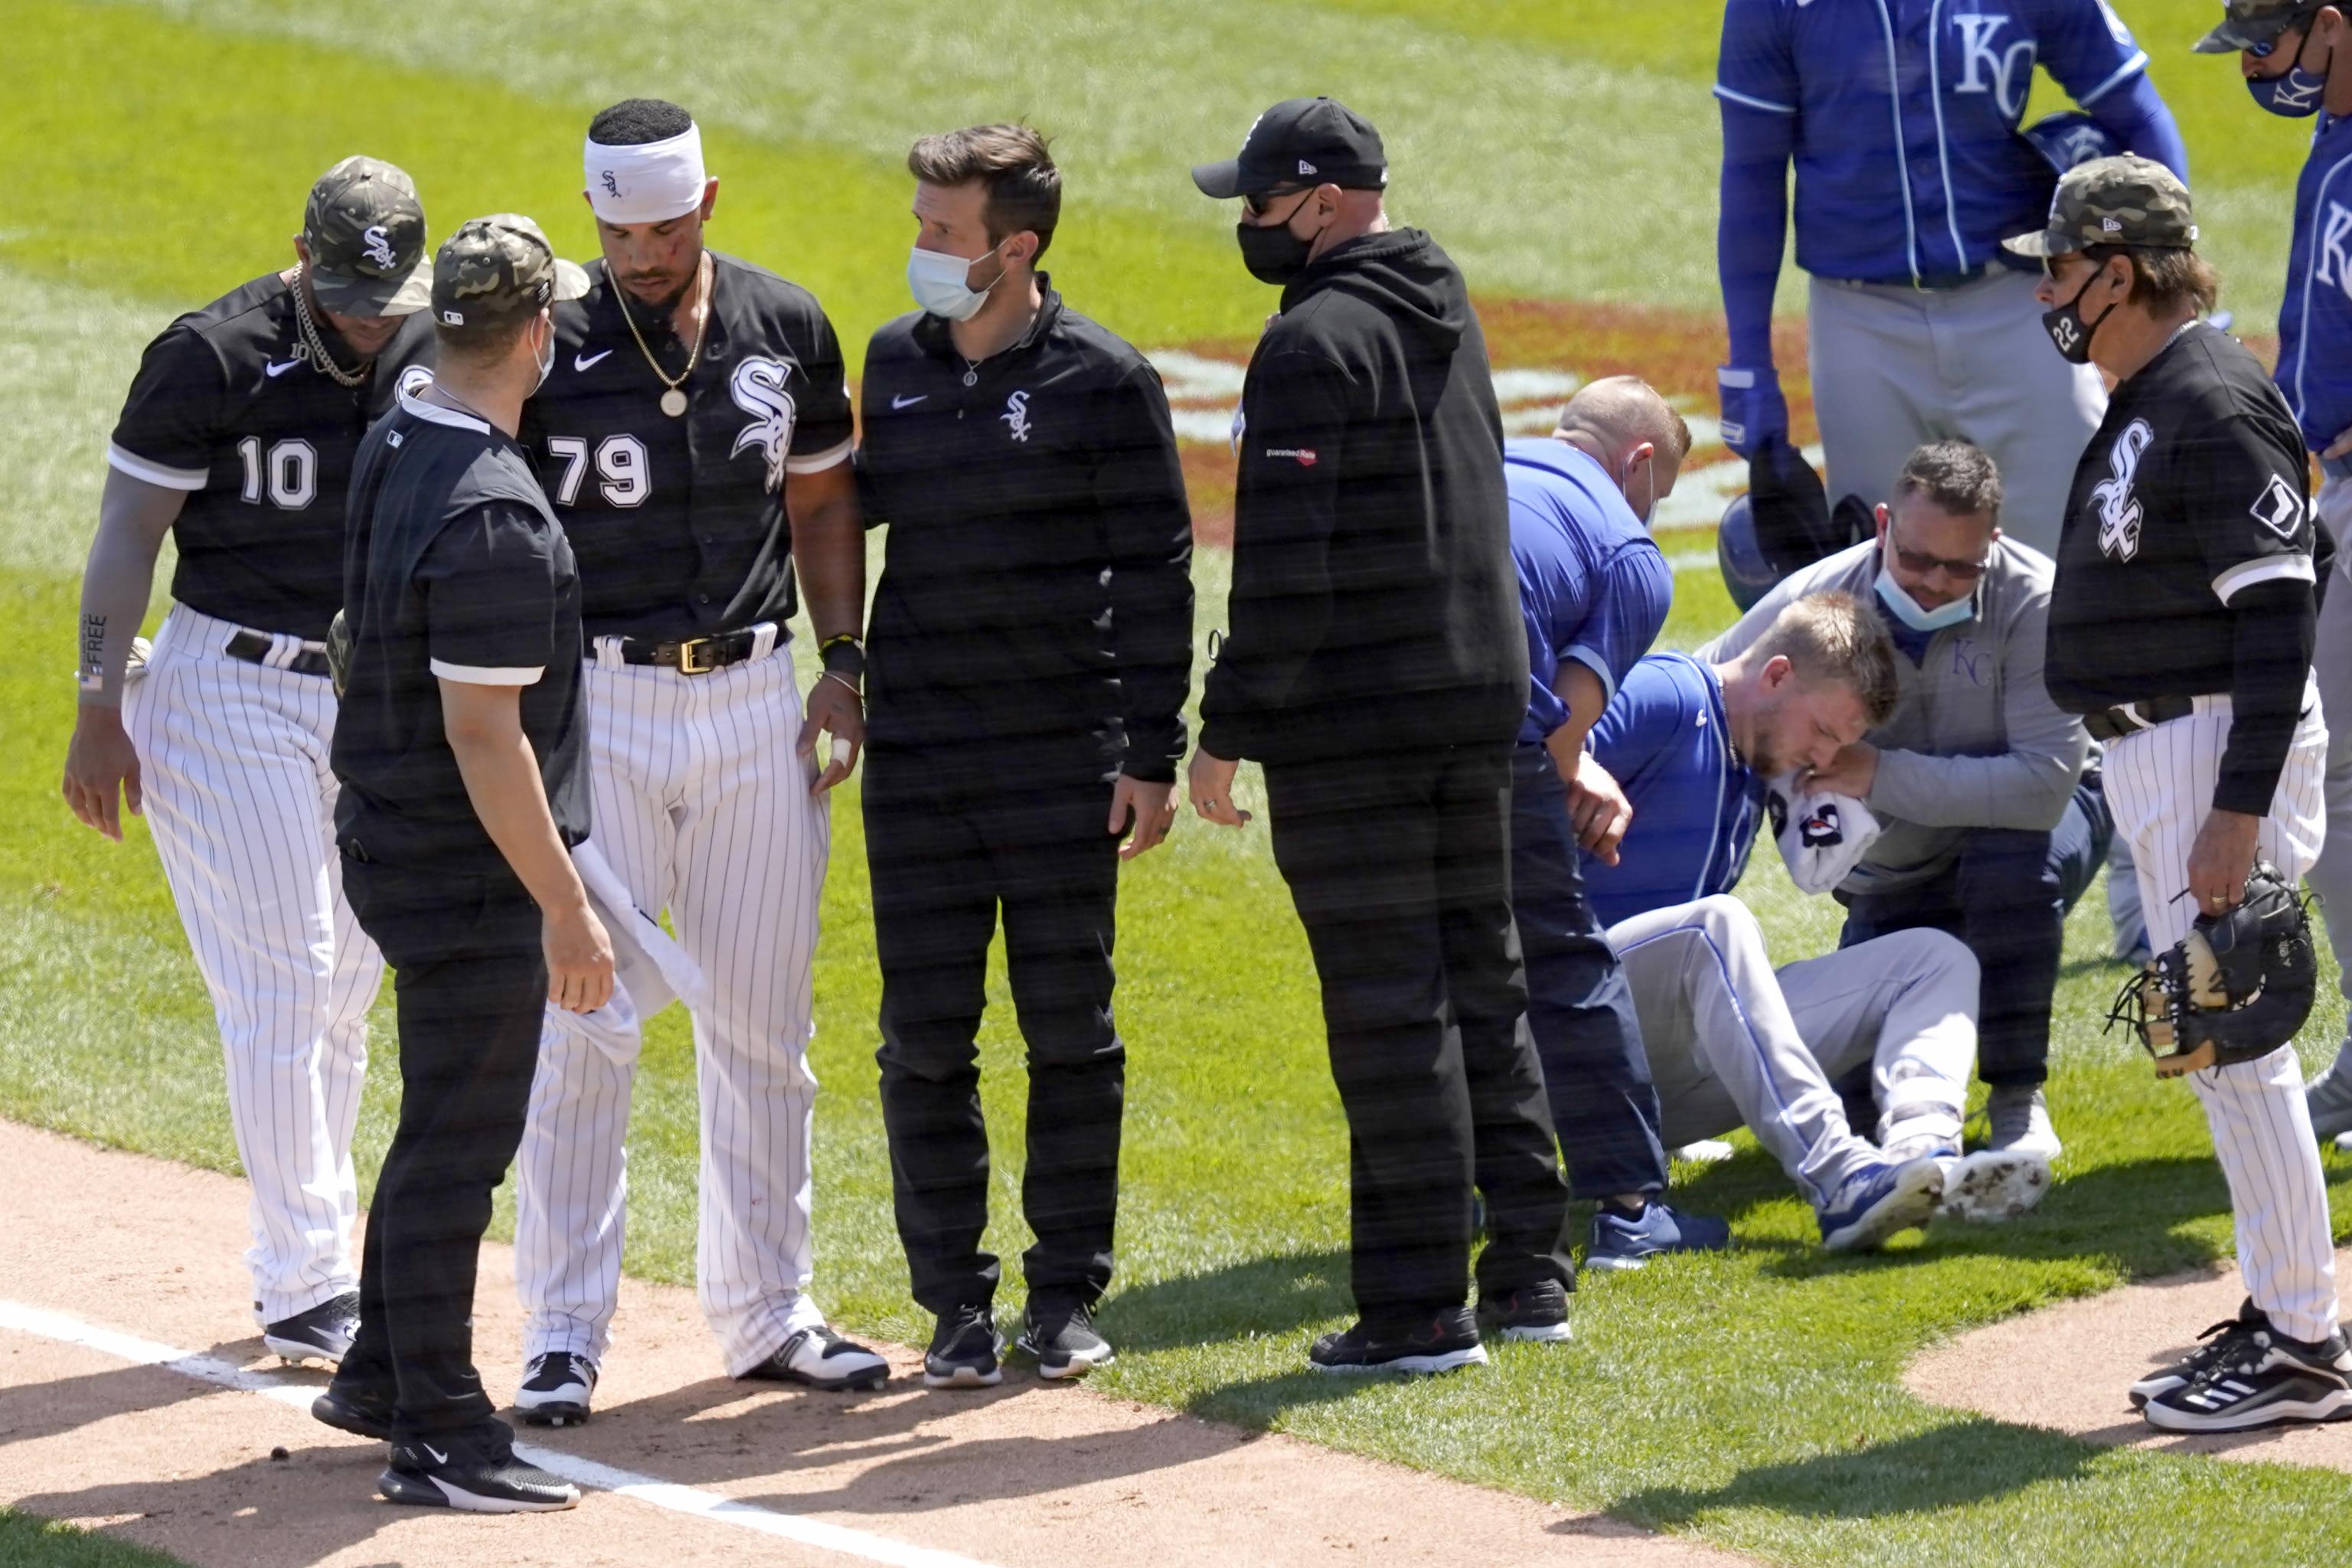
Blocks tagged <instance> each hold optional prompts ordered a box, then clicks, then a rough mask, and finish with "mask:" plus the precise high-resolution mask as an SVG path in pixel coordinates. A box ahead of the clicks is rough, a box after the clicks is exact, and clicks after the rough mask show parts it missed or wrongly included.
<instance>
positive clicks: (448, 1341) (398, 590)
mask: <svg viewBox="0 0 2352 1568" xmlns="http://www.w3.org/2000/svg"><path fill="white" fill-rule="evenodd" d="M583 282H584V278H583V275H582V274H581V273H580V269H579V268H575V267H572V266H571V265H570V264H569V263H559V262H558V261H557V260H556V259H555V255H554V252H553V251H552V250H551V248H550V247H549V246H548V243H547V239H546V237H545V236H543V235H542V234H541V233H540V231H539V226H537V225H536V224H534V223H532V222H531V221H530V219H529V218H522V217H515V216H499V217H489V218H477V219H474V220H473V221H472V222H470V223H467V224H465V225H463V226H460V227H459V228H458V229H457V232H456V233H455V234H453V235H452V236H450V237H449V239H448V240H447V241H446V243H445V244H444V245H443V246H442V247H441V250H440V253H439V254H438V255H437V256H436V257H435V258H434V262H433V303H432V311H433V321H434V324H435V328H436V338H437V342H436V357H437V363H438V371H437V374H438V376H439V379H438V380H437V381H436V383H435V384H432V385H430V386H427V387H425V388H424V389H422V390H421V391H418V392H415V393H413V394H412V393H410V392H406V391H404V392H403V393H402V394H401V395H400V399H399V403H398V405H397V406H396V407H395V408H394V410H393V412H392V413H391V414H389V415H387V416H385V417H384V418H383V420H381V421H379V422H378V423H377V425H376V426H375V427H374V428H373V430H371V431H370V432H369V433H368V437H367V439H366V440H365V441H364V442H363V443H362V445H361V447H360V450H359V456H358V458H357V459H356V460H355V463H354V465H353V468H352V491H351V502H350V506H349V508H348V509H347V512H346V517H347V520H348V521H347V533H346V536H345V543H344V549H345V553H344V565H343V603H344V617H345V619H346V621H347V625H348V633H349V645H348V651H347V653H346V654H345V655H344V668H343V671H342V673H343V676H344V682H343V684H344V692H343V702H342V711H341V717H340V720H339V721H338V722H337V724H336V727H335V745H334V752H333V757H334V768H335V773H336V775H337V777H339V778H340V779H341V781H342V795H341V801H340V802H339V804H338V805H337V807H336V812H335V833H336V840H337V842H338V843H339V844H340V845H341V848H342V853H343V858H344V868H343V885H344V888H345V889H346V890H347V891H348V892H349V894H350V897H351V902H352V911H353V912H354V913H355V914H357V915H358V917H359V921H360V924H361V925H362V927H363V928H365V930H366V931H367V933H368V935H370V936H372V937H373V938H374V939H375V940H376V942H377V944H378V945H380V946H381V947H382V948H383V954H384V957H385V958H386V959H387V960H389V961H390V962H391V963H392V966H393V968H394V970H395V971H396V972H397V974H396V978H395V979H394V994H395V995H396V996H397V998H398V1002H399V1015H400V1070H401V1102H400V1122H399V1126H398V1128H397V1130H396V1131H394V1134H393V1140H392V1147H391V1149H390V1150H389V1151H387V1152H386V1153H385V1155H384V1161H383V1173H382V1174H381V1175H379V1176H378V1178H377V1181H376V1190H375V1201H374V1203H373V1205H372V1206H371V1207H370V1209H369V1211H368V1223H367V1240H366V1246H365V1249H364V1251H363V1252H362V1257H361V1261H360V1328H359V1335H358V1337H357V1339H355V1340H354V1341H353V1342H352V1348H351V1351H350V1353H348V1354H347V1355H345V1356H344V1358H343V1362H342V1365H341V1368H339V1369H338V1371H337V1372H336V1373H335V1378H334V1382H333V1383H332V1384H331V1385H330V1386H329V1388H328V1391H327V1392H326V1393H325V1394H322V1395H320V1398H319V1400H318V1402H317V1404H316V1405H314V1406H313V1414H315V1415H318V1416H319V1418H320V1420H323V1421H325V1422H327V1423H328V1424H329V1425H331V1426H340V1427H342V1428H344V1429H345V1430H348V1431H354V1432H360V1433H362V1434H365V1435H367V1436H379V1437H389V1438H390V1439H391V1442H392V1457H391V1458H392V1462H391V1466H390V1468H387V1469H386V1470H385V1471H384V1472H383V1476H382V1477H381V1478H380V1479H378V1481H377V1483H376V1485H377V1488H378V1489H379V1490H380V1491H382V1492H383V1495H384V1496H385V1497H386V1498H387V1499H389V1500H392V1501H394V1502H409V1503H425V1504H430V1505H434V1506H437V1507H454V1508H460V1509H467V1510H475V1511H479V1512H488V1513H516V1512H530V1511H539V1510H549V1509H561V1508H570V1507H571V1506H572V1504H573V1503H575V1502H576V1501H578V1500H579V1495H578V1493H577V1492H576V1491H575V1490H574V1489H573V1488H572V1486H571V1484H570V1483H568V1482H564V1481H560V1480H558V1479H555V1478H554V1477H552V1476H550V1475H548V1474H547V1473H545V1472H544V1471H541V1470H540V1469H537V1468H533V1467H531V1466H530V1465H526V1464H523V1463H521V1462H520V1461H518V1460H517V1459H516V1458H514V1454H513V1448H512V1444H511V1436H512V1434H511V1433H510V1432H509V1429H508V1427H507V1426H505V1424H504V1423H502V1422H500V1421H499V1420H498V1419H497V1418H496V1417H494V1416H493V1415H491V1414H490V1411H491V1405H490V1401H489V1399H488V1396H486V1395H485V1394H483V1392H482V1381H481V1378H480V1376H479V1375H478V1373H476V1372H475V1370H474V1365H473V1333H472V1318H471V1313H472V1311H473V1307H474V1275H475V1268H476V1264H477V1261H478V1254H479V1252H480V1249H481V1240H482V1231H483V1228H484V1227H485V1226H488V1224H489V1219H490V1194H491V1191H492V1189H494V1188H495V1187H497V1185H498V1184H499V1179H500V1178H501V1177H502V1176H503V1175H504V1174H505V1173H506V1168H507V1166H508V1164H509V1163H510V1162H511V1161H512V1160H513V1159H514V1154H515V1148H516V1145H517V1144H518V1143H519V1142H520V1140H521V1137H522V1123H523V1112H524V1110H525V1107H526V1104H527V1102H528V1100H529V1098H530V1084H531V1075H532V1072H533V1070H534V1069H535V1068H536V1066H537V1064H538V1059H539V1034H540V1024H541V1016H542V1013H543V1009H544V1007H545V1005H546V1004H547V1003H548V1002H550V1001H553V1002H555V1003H557V1004H558V1005H562V1006H565V1007H569V1008H572V1009H574V1010H576V1011H580V1012H588V1011H592V1010H593V1009H595V1008H597V1007H600V1006H602V1005H604V1003H605V1001H606V1000H607V999H608V998H609V997H610V996H611V994H612V991H613V950H612V944H611V943H610V942H609V941H608V940H607V939H606V937H605V933H604V928H603V926H602V925H600V924H599V923H598V922H597V920H596V917H595V915H594V914H593V912H591V911H590V910H589V907H588V900H587V895H586V894H585V893H584V892H583V890H582V888H581V885H580V879H579V877H578V876H577V875H576V874H575V873H574V872H573V870H572V858H571V855H570V853H569V850H570V848H571V847H572V845H575V844H577V843H579V842H580V841H581V840H582V839H583V838H584V837H587V834H588V790H587V781H586V779H585V777H584V775H583V772H582V768H581V750H582V740H583V722H582V714H581V704H580V589H579V582H578V578H577V576H576V574H575V573H574V572H573V569H572V548H571V546H570V544H569V543H567V542H565V540H564V537H563V530H562V527H561V526H560V525H559V524H558V523H557V522H556V521H555V517H554V514H553V513H552V512H551V511H550V510H548V505H547V500H546V497H545V496H544V495H543V494H542V493H541V489H540V488H539V481H538V479H536V477H535V476H534V475H533V473H532V471H531V465H530V458H529V457H528V456H527V455H526V454H525V452H524V451H523V449H522V447H520V446H518V445H517V444H516V442H515V439H514V433H515V427H516V426H517V424H518V423H519V422H520V418H521V416H522V404H523V400H524V399H525V398H526V397H528V396H530V393H531V391H532V389H533V388H534V387H536V386H537V385H538V384H539V382H540V381H541V379H542V378H543V377H544V376H545V375H546V374H547V370H546V367H547V364H548V360H549V357H550V356H551V354H552V353H553V352H554V346H555V328H554V322H553V320H552V317H551V309H550V308H551V306H552V305H553V303H554V301H555V300H557V299H558V298H569V297H571V296H572V294H574V293H576V292H577V291H578V289H579V287H580V285H581V284H582V283H583Z"/></svg>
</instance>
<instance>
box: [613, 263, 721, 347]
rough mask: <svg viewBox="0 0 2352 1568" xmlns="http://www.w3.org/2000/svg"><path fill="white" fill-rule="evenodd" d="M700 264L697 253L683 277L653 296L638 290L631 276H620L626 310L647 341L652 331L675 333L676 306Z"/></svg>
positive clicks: (688, 287) (684, 298) (692, 282)
mask: <svg viewBox="0 0 2352 1568" xmlns="http://www.w3.org/2000/svg"><path fill="white" fill-rule="evenodd" d="M701 266H702V258H701V257H700V256H699V255H697V256H696V257H695V258H694V265H693V266H691V267H688V268H687V269H686V276H685V277H684V278H682V279H679V280H678V281H677V284H676V285H675V286H673V287H670V288H668V289H667V290H666V291H665V292H663V293H662V294H661V295H660V296H658V297H657V298H654V299H650V300H649V299H647V298H646V296H645V294H644V293H642V292H641V291H640V289H639V286H638V284H637V283H636V281H635V279H623V281H622V284H621V289H622V292H624V293H625V294H626V295H628V297H629V313H630V314H631V315H633V316H635V318H636V319H637V326H638V328H639V329H640V330H642V331H645V332H646V334H647V341H649V342H650V341H651V336H652V334H653V333H654V332H656V331H660V332H664V333H667V334H668V335H669V336H671V337H676V336H677V308H678V306H679V305H681V304H683V303H684V302H685V300H686V291H687V290H688V289H691V288H692V287H694V275H695V273H696V271H697V270H698V269H699V268H700V267H701Z"/></svg>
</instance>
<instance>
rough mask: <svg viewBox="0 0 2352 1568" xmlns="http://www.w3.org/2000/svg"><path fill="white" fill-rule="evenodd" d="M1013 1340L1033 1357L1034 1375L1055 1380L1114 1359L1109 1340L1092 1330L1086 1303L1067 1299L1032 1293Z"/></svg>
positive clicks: (1090, 1369) (1080, 1372)
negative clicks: (1017, 1332) (1042, 1297)
mask: <svg viewBox="0 0 2352 1568" xmlns="http://www.w3.org/2000/svg"><path fill="white" fill-rule="evenodd" d="M1017 1343H1018V1344H1019V1345H1020V1347H1021V1348H1022V1349H1023V1350H1024V1351H1026V1352H1028V1353H1029V1354H1031V1355H1033V1356H1035V1357H1036V1358H1037V1375H1038V1376H1040V1377H1043V1378H1047V1379H1052V1380H1057V1381H1058V1380H1059V1379H1062V1378H1066V1377H1084V1376H1086V1375H1087V1373H1090V1372H1092V1371H1094V1369H1095V1368H1097V1367H1098V1366H1108V1365H1109V1364H1110V1363H1112V1362H1113V1361H1115V1360H1117V1359H1118V1357H1117V1356H1116V1355H1114V1354H1113V1353H1112V1351H1111V1348H1110V1342H1109V1341H1108V1340H1107V1339H1105V1338H1103V1337H1102V1335H1100V1334H1099V1333H1097V1332H1096V1331H1095V1321H1094V1315H1093V1314H1092V1313H1091V1312H1089V1311H1087V1306H1086V1303H1085V1302H1083V1301H1077V1300H1070V1299H1068V1298H1059V1299H1057V1298H1055V1297H1051V1296H1049V1297H1046V1298H1045V1299H1044V1300H1039V1299H1038V1298H1036V1297H1034V1296H1032V1297H1031V1298H1030V1299H1029V1309H1028V1310H1027V1311H1026V1312H1024V1314H1023V1315H1022V1321H1021V1338H1020V1339H1019V1340H1018V1341H1017Z"/></svg>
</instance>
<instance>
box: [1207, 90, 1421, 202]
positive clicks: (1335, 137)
mask: <svg viewBox="0 0 2352 1568" xmlns="http://www.w3.org/2000/svg"><path fill="white" fill-rule="evenodd" d="M1192 183H1193V184H1196V185H1198V186H1200V187H1201V192H1202V195H1210V196H1214V197H1216V198H1217V199H1218V200H1220V201H1223V200H1225V199H1226V198H1228V197H1232V196H1262V195H1269V194H1271V193H1272V192H1275V191H1296V190H1304V189H1307V188H1308V187H1310V186H1314V185H1338V186H1339V188H1340V189H1342V190H1349V191H1380V190H1386V189H1387V188H1388V183H1389V160H1388V153H1387V152H1386V151H1385V150H1383V149H1382V148H1381V133H1380V132H1377V131H1375V130H1373V129H1372V122H1371V121H1369V120H1367V119H1365V118H1364V117H1363V116H1362V115H1360V114H1359V113H1357V112H1356V111H1355V110H1352V109H1349V107H1348V106H1347V105H1346V104H1344V103H1341V102H1339V100H1337V99H1331V98H1286V99H1284V100H1282V101H1281V102H1280V103H1277V104H1276V105H1275V106H1274V107H1273V108H1272V109H1269V110H1266V111H1265V113H1264V114H1261V115H1259V116H1258V117H1257V122H1256V123H1255V124H1254V125H1252V126H1251V127H1250V129H1249V134H1248V135H1247V136H1246V137H1244V139H1243V141H1242V150H1241V154H1240V156H1238V157H1234V158H1229V159H1227V160H1225V161H1224V162H1223V163H1202V164H1201V165H1199V166H1198V167H1196V168H1195V169H1194V170H1193V171H1192Z"/></svg>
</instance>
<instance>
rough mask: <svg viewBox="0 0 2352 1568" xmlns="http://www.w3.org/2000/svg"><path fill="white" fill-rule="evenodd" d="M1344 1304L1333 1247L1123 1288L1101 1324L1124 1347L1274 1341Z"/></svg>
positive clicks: (1339, 1255) (1339, 1313) (1344, 1268)
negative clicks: (1252, 1339)
mask: <svg viewBox="0 0 2352 1568" xmlns="http://www.w3.org/2000/svg"><path fill="white" fill-rule="evenodd" d="M1349 1310H1350V1308H1349V1294H1348V1254H1347V1253H1346V1252H1344V1251H1342V1250H1340V1249H1339V1248H1336V1247H1333V1248H1327V1249H1325V1250H1323V1251H1320V1252H1306V1253H1299V1254H1296V1255H1294V1256H1290V1257H1285V1258H1250V1259H1248V1260H1247V1261H1245V1262H1241V1263H1233V1264H1228V1265H1226V1266H1225V1267H1224V1268H1213V1269H1210V1270H1209V1271H1208V1272H1207V1273H1205V1274H1185V1275H1180V1276H1178V1277H1176V1278H1174V1279H1156V1280H1153V1281H1151V1282H1150V1283H1149V1284H1143V1285H1133V1286H1128V1287H1126V1288H1123V1289H1120V1290H1119V1292H1118V1294H1117V1295H1116V1296H1115V1297H1113V1298H1112V1300H1111V1302H1110V1306H1109V1314H1108V1321H1107V1323H1106V1325H1105V1328H1106V1331H1107V1332H1108V1333H1110V1334H1111V1335H1112V1337H1113V1338H1114V1340H1115V1341H1116V1342H1117V1343H1118V1346H1119V1348H1120V1349H1122V1350H1126V1349H1129V1348H1132V1349H1134V1350H1138V1351H1164V1350H1180V1349H1186V1348H1190V1347H1193V1346H1199V1345H1215V1344H1223V1343H1224V1342H1227V1341H1229V1340H1235V1339H1242V1338H1244V1337H1248V1336H1251V1335H1257V1336H1263V1337H1267V1338H1275V1339H1279V1338H1283V1337H1285V1336H1287V1335H1290V1334H1295V1333H1297V1331H1299V1330H1300V1329H1302V1328H1305V1327H1306V1326H1307V1324H1309V1323H1319V1322H1325V1321H1329V1320H1331V1319H1333V1318H1343V1317H1346V1316H1348V1315H1349Z"/></svg>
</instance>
